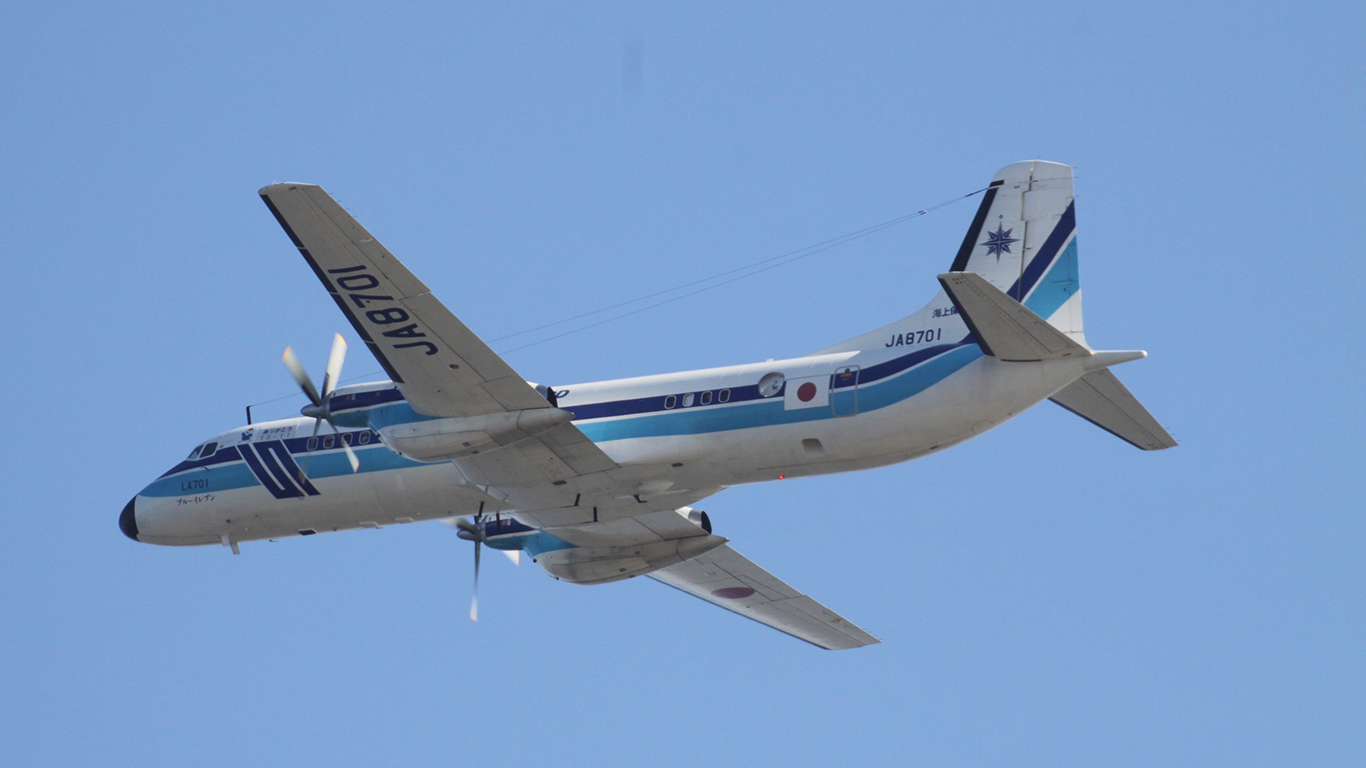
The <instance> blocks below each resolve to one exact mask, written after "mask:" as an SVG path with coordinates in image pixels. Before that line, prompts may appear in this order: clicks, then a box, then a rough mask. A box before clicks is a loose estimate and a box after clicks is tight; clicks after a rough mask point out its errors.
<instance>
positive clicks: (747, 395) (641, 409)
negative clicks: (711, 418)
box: [563, 383, 787, 421]
mask: <svg viewBox="0 0 1366 768" xmlns="http://www.w3.org/2000/svg"><path fill="white" fill-rule="evenodd" d="M723 389H729V390H730V400H727V401H726V402H724V403H719V402H717V401H716V400H712V401H711V402H710V403H708V404H707V405H702V404H700V403H694V404H692V405H690V406H687V407H686V408H684V406H683V405H682V404H681V403H680V404H679V405H676V406H674V407H673V408H665V407H664V399H665V398H667V397H679V398H681V397H682V396H683V395H684V394H687V393H685V392H672V393H670V394H668V395H651V396H650V397H637V398H633V399H630V400H609V401H607V402H602V403H583V404H575V405H566V406H563V407H564V408H565V410H568V411H573V412H574V420H575V421H582V420H585V419H605V418H607V417H609V416H630V415H632V414H636V413H654V412H656V411H665V410H669V411H682V410H693V409H695V408H711V407H713V406H718V405H730V404H732V403H743V402H746V401H749V400H767V399H769V398H766V397H763V396H761V395H760V394H759V385H758V384H747V385H745V386H741V387H713V388H711V389H710V390H707V389H698V390H693V391H694V392H707V391H711V392H719V391H721V390H723ZM786 389H787V384H786V383H784V384H783V389H780V390H778V393H777V394H775V395H773V397H780V396H781V395H782V394H783V391H784V390H786Z"/></svg>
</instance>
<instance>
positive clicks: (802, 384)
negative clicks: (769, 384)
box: [783, 374, 830, 411]
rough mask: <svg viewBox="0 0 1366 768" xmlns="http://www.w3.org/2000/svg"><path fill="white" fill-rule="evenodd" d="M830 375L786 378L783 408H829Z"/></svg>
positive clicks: (789, 409) (787, 409)
mask: <svg viewBox="0 0 1366 768" xmlns="http://www.w3.org/2000/svg"><path fill="white" fill-rule="evenodd" d="M829 407H830V375H829V374H826V375H824V376H808V377H807V378H804V379H788V380H787V390H786V391H785V392H784V394H783V410H786V411H791V410H795V409H797V408H829Z"/></svg>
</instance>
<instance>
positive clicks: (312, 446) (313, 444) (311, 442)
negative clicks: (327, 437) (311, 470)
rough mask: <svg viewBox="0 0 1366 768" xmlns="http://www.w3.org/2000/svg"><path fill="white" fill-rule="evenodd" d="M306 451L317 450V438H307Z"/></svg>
mask: <svg viewBox="0 0 1366 768" xmlns="http://www.w3.org/2000/svg"><path fill="white" fill-rule="evenodd" d="M308 450H310V451H316V450H318V438H316V437H310V438H308Z"/></svg>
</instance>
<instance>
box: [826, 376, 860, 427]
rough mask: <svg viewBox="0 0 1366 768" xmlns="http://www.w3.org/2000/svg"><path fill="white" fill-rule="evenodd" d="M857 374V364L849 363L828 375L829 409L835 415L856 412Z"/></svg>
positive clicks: (847, 414)
mask: <svg viewBox="0 0 1366 768" xmlns="http://www.w3.org/2000/svg"><path fill="white" fill-rule="evenodd" d="M858 374H859V369H858V366H857V365H850V366H845V367H844V368H840V369H838V370H836V371H835V372H834V373H833V374H832V375H831V376H830V409H831V410H832V411H834V413H835V415H836V416H853V415H854V414H856V413H858Z"/></svg>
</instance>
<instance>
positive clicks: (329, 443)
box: [323, 435, 336, 448]
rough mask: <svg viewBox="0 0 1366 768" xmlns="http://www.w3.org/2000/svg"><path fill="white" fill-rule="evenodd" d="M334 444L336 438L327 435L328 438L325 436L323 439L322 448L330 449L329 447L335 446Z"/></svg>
mask: <svg viewBox="0 0 1366 768" xmlns="http://www.w3.org/2000/svg"><path fill="white" fill-rule="evenodd" d="M335 444H336V438H335V437H333V436H332V435H328V436H326V437H324V438H323V447H324V448H331V447H332V446H333V445H335Z"/></svg>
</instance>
